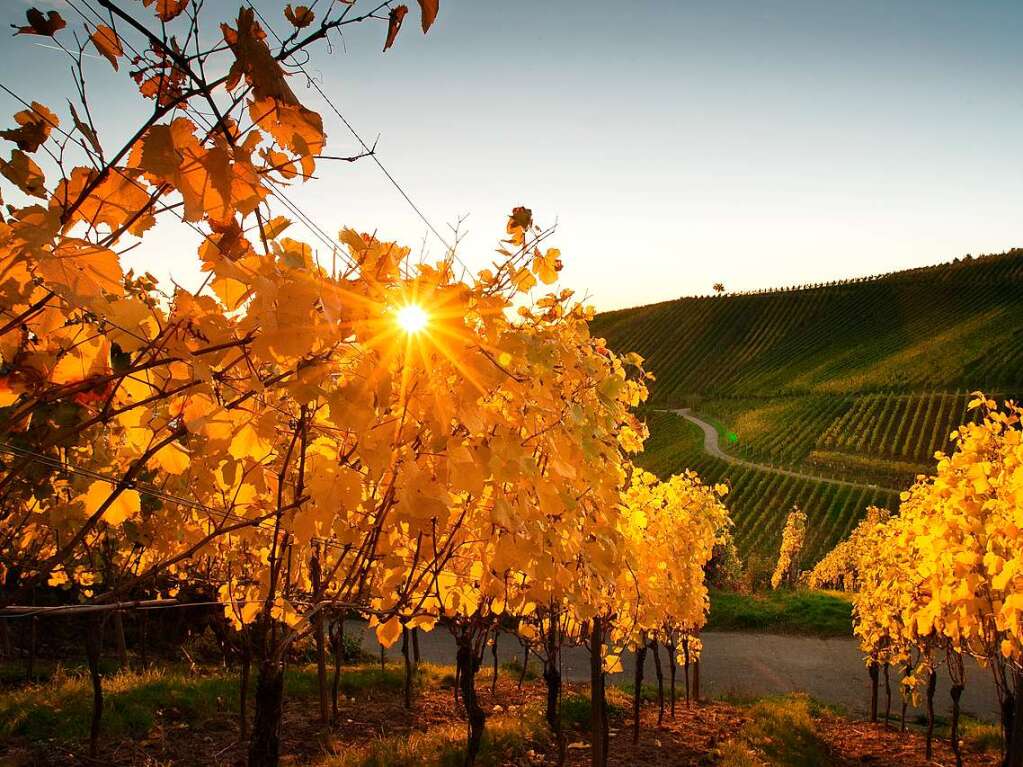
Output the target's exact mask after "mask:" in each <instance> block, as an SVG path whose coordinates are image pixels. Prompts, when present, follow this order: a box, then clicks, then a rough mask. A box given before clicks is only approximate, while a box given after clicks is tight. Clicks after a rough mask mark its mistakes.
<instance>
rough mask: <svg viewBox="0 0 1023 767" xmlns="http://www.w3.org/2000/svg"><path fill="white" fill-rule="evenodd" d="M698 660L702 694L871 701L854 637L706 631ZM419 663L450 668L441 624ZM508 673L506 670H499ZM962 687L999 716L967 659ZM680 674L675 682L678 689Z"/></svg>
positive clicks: (576, 662)
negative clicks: (796, 694) (796, 695)
mask: <svg viewBox="0 0 1023 767" xmlns="http://www.w3.org/2000/svg"><path fill="white" fill-rule="evenodd" d="M365 625H366V624H365V623H362V622H357V621H348V622H347V624H346V627H345V631H346V632H350V633H351V634H352V635H356V634H358V633H361V635H362V647H363V649H364V650H366V651H367V652H368V653H370V654H371V655H373V656H374V657H377V656H378V654H379V652H380V645H379V644H377V641H376V635H375V634H374V632H373V631H372V630H370V629H367V628H366V627H365ZM701 639H703V648H704V649H703V659H702V660H701V661H700V665H701V672H700V678H701V692H702V694H703V695H704V696H705V697H710V698H722V697H726V698H727V697H733V696H734V697H738V698H746V697H759V696H762V695H781V694H784V693H789V692H805V693H808V694H809V695H811V696H812V697H814V698H816V699H817V700H819V701H821V702H823V703H827V704H830V705H834V706H839V707H841V708H843V709H845V710H846V711H848V712H850V713H851V714H853V715H858V716H862V715H864V714H865V713H866V712H867V709H868V707H869V700H870V682H869V680H868V677H867V671H866V668H865V666H864V664H863V654H862V653H861V652H860V650H859V646H858V644H857V642H856V640H855V639H852V638H851V637H850V638H835V639H817V638H815V637H803V636H782V635H777V634H746V633H741V632H716V631H712V632H705V633H703V634H702V635H701ZM419 645H420V648H421V650H422V657H423V660H425V661H428V662H431V663H437V664H442V665H451V664H453V663H454V659H455V649H456V648H455V643H454V640H453V639H452V638H451V634H450V633H449V632H448V631H447V630H446V629H444V628H443V627H438V628H437V629H435V630H434V631H431V632H429V633H424V634H422V635H421V636H420V639H419ZM491 657H492V656H491V655H490V653H489V651H488V652H487V653H486V655H485V657H484V659H483V666H484V668H487V669H489V668H490V664H491V662H492V660H491ZM521 657H522V647H521V645H520V644H519V643H518V640H516V639H515V638H514V637H512V636H502V637H501V638H500V640H499V642H498V659H499V662H500V663H505V662H507V661H509V660H511V659H512V658H521ZM387 658H388V660H389V661H390V662H392V663H393V662H395V661H398V660H400V659H401V655H400V654H399V649H398V648H397V647H392V648H391V649H389V650H387ZM622 666H623V668H622V671H621V672H620V673H617V674H611V675H609V681H610V682H611V683H612V684H622V683H627V682H631V681H632V679H633V674H634V669H635V656H634V654H633V653H631V652H626V653H624V654H623V655H622ZM561 671H562V674H563V675H564V678H565V679H567V680H570V681H573V682H585V681H587V680H589V674H590V656H589V652H588V651H587V650H586V649H585V648H583V647H569V648H566V649H565V651H564V653H563V655H562V669H561ZM502 673H510V672H502ZM899 676H900V672H899V671H898V670H896V669H892V671H891V686H892V690H893V693H892V695H893V698H894V701H895V703H894V706H893V709H894V710H895V711H896V712H898V709H899V702H898V701H899V697H898V687H899ZM644 677H645V679H646V683H652V682H654V680H655V673H654V661H653V657H652V654H651V653H647V658H646V663H645V665H644ZM966 677H967V681H966V690H965V691H964V693H963V697H962V705H963V710H964V711H965V712H968V713H969V714H971V715H972V716H975V717H977V718H978V719H983V720H985V721H991V722H994V721H998V697H997V694H996V692H995V685H994V680H993V678H992V676H991V672H990V670H984V669H982V668H980V666H978V665H977V664H976V663H974V662H973V661H968V662H967V664H966ZM681 685H682V681H681V674H679V686H680V687H681ZM950 686H951V685H950V683H949V678H948V673H947V670H946V669H945V668H944V667H943V666H942V667H941V668H939V669H938V688H937V695H936V697H935V710H936V711H937V712H938V713H939V714H943V715H947V714H948V711H949V708H950V705H951V704H950V702H949V701H950V697H949V689H950ZM880 697H881V706H882V708H883V707H884V685H883V683H882V685H881V695H880ZM909 710H910V716H911V717H915V716H920V715H922V714H923V710H922V709H921V708H919V707H914V706H910V709H909Z"/></svg>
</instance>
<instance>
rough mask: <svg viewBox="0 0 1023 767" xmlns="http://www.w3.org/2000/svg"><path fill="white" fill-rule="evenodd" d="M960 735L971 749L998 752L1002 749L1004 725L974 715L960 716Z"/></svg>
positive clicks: (990, 752)
mask: <svg viewBox="0 0 1023 767" xmlns="http://www.w3.org/2000/svg"><path fill="white" fill-rule="evenodd" d="M959 731H960V735H959V737H960V738H961V739H962V741H963V742H964V743H965V744H966V747H967V748H968V749H969V750H971V751H981V752H983V753H988V754H998V753H1001V751H1002V744H1003V741H1002V727H1001V725H999V724H992V723H991V722H982V721H980V720H978V719H974V718H973V717H972V716H966V715H963V716H961V717H960V718H959Z"/></svg>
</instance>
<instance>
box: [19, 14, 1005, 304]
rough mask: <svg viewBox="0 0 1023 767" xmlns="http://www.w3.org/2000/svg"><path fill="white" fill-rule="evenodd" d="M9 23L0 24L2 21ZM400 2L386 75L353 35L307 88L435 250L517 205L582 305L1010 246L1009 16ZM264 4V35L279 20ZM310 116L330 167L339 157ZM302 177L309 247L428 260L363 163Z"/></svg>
mask: <svg viewBox="0 0 1023 767" xmlns="http://www.w3.org/2000/svg"><path fill="white" fill-rule="evenodd" d="M47 4H48V5H52V6H54V7H57V8H61V6H62V3H61V2H60V0H50V2H49V3H47ZM27 5H28V3H25V2H23V0H17V1H16V2H8V3H4V8H3V9H2V11H0V20H2V21H3V22H5V23H7V22H10V21H15V20H17V17H18V15H20V14H22V13H23V11H24V8H25V7H27ZM236 5H237V4H236V3H231V2H226V1H225V0H215V1H214V2H207V6H208V7H209V8H211V9H212V10H213V11H214V13H224V14H225V15H233V9H234V8H235V7H236ZM411 5H412V6H413V11H412V13H411V14H410V15H409V18H408V20H407V22H406V28H405V29H404V30H403V31H402V34H401V36H400V37H399V40H398V43H397V45H396V46H395V48H394V49H392V50H391V51H389V52H388V53H387V54H381V53H380V48H381V47H382V39H383V32H384V30H383V28H382V26H377V25H373V26H368V25H367V26H365V27H361V28H356V29H354V30H352V31H351V33H350V34H348V35H347V37H346V49H345V50H342V49H341V48H340V47H335V50H334V53H333V55H328V53H327V51H326V49H325V48H323V47H322V46H321V47H319V48H317V49H316V50H315V51H314V53H313V60H312V62H311V64H310V70H311V71H313V72H315V73H317V74H318V75H319V76H320V77H322V83H323V87H324V88H325V89H326V91H327V92H328V93H329V94H330V96H331V97H332V98H333V99H334V100H335V102H336V103H337V104H338V105H339V106H340V107H341V109H342V111H343V112H344V113H345V115H346V116H347V117H348V118H349V119H350V120H351V121H352V122H353V123H354V125H355V126H356V127H357V128H358V129H359V130H360V131H361V132H362V133H363V134H364V135H365V136H366V137H367V138H368V139H370V140H371V139H373V138H374V137H376V136H377V134H379V135H380V144H379V154H380V157H381V159H382V160H383V161H384V163H385V164H386V165H387V166H388V167H389V168H390V169H391V170H392V171H393V172H394V174H395V175H396V176H397V178H398V179H399V180H400V181H401V183H402V184H403V185H404V186H405V188H406V189H407V190H408V192H409V193H410V194H411V195H412V197H413V198H414V199H415V200H416V201H417V202H418V203H419V204H420V205H421V206H422V207H423V208H424V210H425V211H426V213H427V215H428V216H429V217H430V219H431V220H432V221H433V222H434V223H435V224H436V225H437V226H438V227H443V228H444V229H445V230H446V223H447V222H454V221H455V219H456V218H457V217H458V216H459V215H462V214H469V219H468V221H467V223H466V227H467V228H468V230H469V232H470V234H469V236H468V237H467V238H466V239H465V241H464V244H463V249H462V251H461V256H462V258H463V259H464V260H465V261H466V262H467V263H469V264H470V265H471V266H474V267H479V266H483V265H485V264H486V263H487V261H488V260H489V259H490V257H491V255H492V248H493V242H494V240H495V239H496V237H497V235H498V234H500V233H501V231H502V230H503V229H502V228H503V220H504V214H505V213H506V212H507V211H508V210H509V209H510V208H511V207H513V206H514V205H519V204H526V205H529V206H530V207H532V208H533V210H534V211H535V212H536V214H537V215H538V217H539V218H540V220H542V221H544V222H553V221H554V220H555V219H557V221H558V222H559V232H558V234H557V237H556V242H557V244H558V245H559V246H560V247H561V249H562V252H563V254H564V259H565V262H566V270H565V272H564V275H565V280H566V282H567V283H568V284H569V285H570V286H572V287H575V288H577V289H578V290H579V291H580V292H581V293H588V294H589V295H590V296H591V298H592V300H593V302H594V303H595V304H596V305H597V306H598V307H599V308H613V307H619V306H628V305H633V304H638V303H648V302H652V301H657V300H663V299H668V298H675V297H677V296H679V295H684V294H692V293H706V292H709V291H710V287H711V285H712V283H713V282H715V281H718V280H720V281H723V282H724V283H725V284H726V285H727V287H728V288H729V289H735V290H741V289H750V288H756V287H766V286H772V285H780V284H791V283H802V282H807V281H820V280H828V279H833V278H840V277H846V276H854V275H862V274H871V273H875V272H880V271H888V270H892V269H899V268H905V267H910V266H917V265H921V264H927V263H936V262H939V261H945V260H949V259H952V258H954V257H956V256H961V255H963V254H965V253H968V252H970V253H974V254H977V253H983V252H990V251H1001V250H1004V249H1006V248H1008V247H1011V246H1014V245H1023V151H1021V148H1023V46H1020V44H1019V41H1020V40H1021V39H1023V3H1020V2H1019V1H1018V0H1015V1H1013V2H995V1H991V2H983V3H971V2H963V1H962V0H957V1H956V2H938V1H932V0H920V1H916V2H911V1H910V0H900V1H898V2H891V1H887V2H870V1H866V0H862V1H861V0H856V1H855V2H831V1H825V0H806V1H805V2H794V1H779V2H727V1H724V0H713V1H712V0H706V1H705V2H688V1H683V0H657V1H654V0H633V2H607V1H606V0H587V1H586V2H582V1H576V2H568V1H567V0H562V1H560V2H554V1H552V0H546V1H541V0H516V2H497V1H496V0H442V1H441V12H440V16H439V17H438V20H437V23H436V25H435V27H434V28H433V30H431V32H430V34H429V35H428V36H427V37H425V38H424V37H423V36H422V34H421V32H420V30H419V29H418V10H417V9H415V3H414V2H411ZM259 6H260V7H261V8H263V9H273V10H272V11H270V14H271V18H273V19H277V20H279V24H278V29H284V28H285V22H284V20H283V18H282V16H281V15H280V8H281V7H283V3H280V4H278V3H273V2H270V1H269V0H262V1H261V2H260V3H259ZM140 9H141V6H140ZM139 12H141V10H140V11H139ZM65 15H67V16H68V18H69V20H71V19H72V16H71V15H70V14H67V13H65ZM211 20H212V18H211ZM31 42H32V41H31V40H30V39H27V38H17V39H14V40H10V39H9V40H7V41H6V42H5V43H4V44H3V46H2V49H0V64H2V70H0V71H2V72H3V74H2V75H0V79H2V80H3V81H4V82H5V84H7V85H8V86H11V87H15V88H16V89H18V90H20V91H22V92H25V93H28V94H34V95H35V97H36V98H40V94H42V98H40V100H42V101H44V102H46V103H49V105H50V106H51V107H54V108H56V107H60V106H61V103H60V102H59V101H58V100H57V99H56V98H50V99H49V101H48V100H47V98H46V95H47V92H46V90H41V89H46V88H50V89H52V88H53V85H52V83H54V82H57V78H60V79H59V85H60V88H61V90H62V92H63V89H64V87H65V84H67V85H68V87H69V85H70V84H69V83H68V81H67V79H66V74H65V72H66V69H65V64H64V63H63V61H62V58H61V55H60V54H58V53H56V52H53V51H50V50H47V49H45V48H41V47H39V46H35V45H32V44H31ZM91 70H95V74H94V75H93V76H92V77H93V79H92V82H91V86H92V87H93V88H94V89H95V91H94V101H95V103H97V104H99V105H100V107H101V108H100V110H99V111H100V113H101V115H102V119H101V122H102V121H103V120H106V121H107V122H108V125H107V126H105V127H109V128H110V130H111V131H112V133H113V134H115V135H116V134H117V132H118V130H121V129H123V127H124V126H125V125H126V124H127V123H126V122H125V121H124V120H123V115H124V112H125V110H126V109H128V108H129V107H130V105H131V104H133V103H135V102H134V101H133V100H131V99H124V98H120V97H112V96H110V95H109V94H110V93H112V92H115V89H114V88H113V87H112V86H113V85H114V84H115V83H116V78H118V77H120V78H125V77H126V76H127V75H126V73H125V71H124V68H122V71H121V73H119V74H118V75H115V74H114V73H113V72H112V71H110V67H109V65H108V64H107V63H106V62H105V61H102V60H94V61H92V62H91ZM296 90H297V91H298V92H299V93H300V95H301V97H302V98H305V99H307V100H308V103H309V104H310V106H312V107H314V108H317V109H321V110H322V107H323V105H322V104H321V103H320V102H319V100H318V98H317V97H316V95H315V94H314V93H312V92H310V91H306V90H305V89H304V88H303V87H297V88H296ZM0 106H2V107H4V112H5V113H6V114H10V113H11V112H13V111H14V109H13V108H12V106H11V105H10V102H9V100H7V99H0ZM323 111H324V118H325V125H326V128H327V131H328V136H329V141H330V149H331V151H335V152H337V153H345V152H348V151H354V144H353V141H352V139H351V137H350V136H349V135H347V133H346V131H345V129H344V128H343V127H342V126H341V125H340V124H339V123H338V121H337V120H336V118H334V116H333V115H331V114H329V113H328V112H326V111H325V110H323ZM320 173H321V175H322V179H321V180H320V181H317V182H313V183H312V184H311V185H309V186H308V187H307V188H305V189H302V188H299V189H296V191H295V194H294V197H295V199H296V200H297V201H299V202H300V204H301V205H302V206H303V208H304V209H305V210H306V211H307V212H308V213H310V214H311V215H312V217H313V218H314V219H315V220H316V221H317V222H318V223H319V224H320V225H321V226H322V227H323V228H324V229H326V230H327V231H329V232H336V230H337V229H338V228H339V227H340V226H342V225H351V226H354V227H357V228H360V229H364V230H377V231H378V232H379V234H380V235H381V236H385V237H389V238H395V239H400V240H403V241H405V242H407V243H409V244H413V245H416V246H417V247H418V244H419V243H421V242H422V241H423V237H424V234H425V227H424V226H423V224H422V223H421V222H419V220H418V219H417V218H415V216H414V214H413V213H412V212H411V211H410V210H409V209H408V207H407V206H406V204H405V203H404V201H403V200H402V199H401V198H400V197H399V196H398V195H397V193H396V192H395V191H394V190H393V189H392V188H391V187H390V186H389V185H388V184H387V182H386V180H385V179H384V178H383V177H382V176H381V174H380V173H379V171H378V170H377V169H376V168H375V167H373V166H372V165H371V164H370V163H368V162H364V163H360V164H356V165H354V166H352V165H347V164H346V165H340V164H335V165H333V166H327V165H325V164H324V165H321V167H320ZM160 231H161V233H162V234H163V235H164V236H163V237H161V238H160V246H161V248H162V249H161V250H159V251H155V250H153V249H152V248H151V247H147V248H145V250H144V251H142V252H140V253H136V254H134V255H133V257H134V258H136V259H137V262H138V264H139V265H140V266H144V267H146V268H149V269H150V270H152V271H154V272H155V273H157V274H158V275H159V276H161V277H163V276H167V275H173V276H174V278H175V279H178V280H179V281H182V282H186V283H189V282H191V281H192V279H193V278H194V272H192V271H191V270H192V268H193V267H192V264H193V261H194V259H193V258H192V257H191V254H190V252H188V251H190V249H191V247H192V246H191V242H190V241H189V240H188V238H187V236H185V235H179V234H178V233H177V232H176V227H173V226H167V225H164V226H161V228H160ZM430 248H431V250H432V252H433V253H434V254H439V253H440V252H441V249H440V247H439V246H438V245H437V244H436V243H433V244H432V245H431V246H430Z"/></svg>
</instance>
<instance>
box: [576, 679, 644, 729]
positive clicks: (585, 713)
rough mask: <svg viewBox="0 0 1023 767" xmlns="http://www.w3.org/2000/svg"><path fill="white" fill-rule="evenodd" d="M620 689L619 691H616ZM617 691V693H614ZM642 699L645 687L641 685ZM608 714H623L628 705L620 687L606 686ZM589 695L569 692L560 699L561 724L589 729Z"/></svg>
mask: <svg viewBox="0 0 1023 767" xmlns="http://www.w3.org/2000/svg"><path fill="white" fill-rule="evenodd" d="M618 691H620V692H618ZM616 692H617V694H616ZM643 692H644V699H646V692H647V688H646V686H645V685H644V687H643ZM605 694H606V696H607V711H608V716H609V717H610V718H611V719H612V720H613V719H616V718H618V717H622V716H625V714H626V712H627V710H628V706H627V704H626V699H625V697H624V691H623V690H621V688H617V689H616V688H614V687H608V688H607V690H606V693H605ZM652 699H653V700H657V689H656V688H653V698H652ZM590 715H591V712H590V695H589V692H584V693H570V694H569V695H566V696H565V697H563V698H562V699H561V724H562V726H563V727H564V728H565V729H576V730H586V731H589V729H590Z"/></svg>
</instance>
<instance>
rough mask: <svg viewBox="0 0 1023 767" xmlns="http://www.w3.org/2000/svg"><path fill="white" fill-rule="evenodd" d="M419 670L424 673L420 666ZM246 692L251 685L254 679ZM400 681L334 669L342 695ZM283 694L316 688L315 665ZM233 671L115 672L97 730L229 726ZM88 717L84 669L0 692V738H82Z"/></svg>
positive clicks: (121, 732)
mask: <svg viewBox="0 0 1023 767" xmlns="http://www.w3.org/2000/svg"><path fill="white" fill-rule="evenodd" d="M424 673H429V672H428V671H427V672H424ZM251 684H252V685H253V687H252V688H251V689H250V695H252V694H253V691H254V689H255V679H254V678H253V680H252V682H251ZM402 687H403V676H402V671H401V670H400V669H399V668H398V667H396V666H395V667H389V668H388V669H387V670H386V671H384V672H381V671H380V669H379V667H375V668H374V667H372V666H365V667H349V668H345V669H344V670H343V671H342V674H341V690H340V691H341V692H342V693H343V694H345V695H348V696H354V695H356V694H359V693H365V692H367V691H368V690H370V689H372V690H381V691H385V692H388V693H389V694H392V695H397V694H398V693H399V691H400V690H401V689H402ZM285 689H286V694H287V695H289V696H295V697H312V696H313V695H315V694H317V693H316V690H317V682H316V670H315V668H314V667H304V668H296V669H289V670H288V671H287V672H286V677H285ZM238 692H239V680H238V674H237V673H233V672H230V673H229V672H226V671H219V670H218V671H213V672H206V673H198V674H197V673H196V672H193V671H190V670H188V669H185V668H160V669H157V668H152V669H147V670H141V671H120V672H117V673H115V674H112V675H110V676H107V677H105V678H104V680H103V693H104V701H103V733H104V736H105V737H111V738H115V739H116V738H124V737H127V738H140V737H143V736H145V734H146V733H148V732H149V731H150V729H151V728H152V727H153V724H154V723H155V722H156V720H157V718H163V719H171V720H173V721H177V722H181V723H184V724H188V725H194V724H197V723H199V722H203V723H206V724H214V725H215V724H217V723H218V722H219V723H222V724H223V726H224V727H225V729H230V728H234V727H235V726H236V718H237V715H238V697H239V696H238ZM91 716H92V688H91V686H90V683H89V678H88V676H87V675H85V674H83V673H79V672H73V673H60V672H58V673H55V674H54V675H53V676H52V677H51V678H50V679H49V680H48V681H46V682H43V683H37V684H30V685H27V686H25V687H21V688H19V689H17V690H12V691H7V692H2V693H0V739H3V738H9V737H14V736H17V737H23V738H26V739H28V740H30V741H40V740H50V739H57V740H61V741H66V742H71V741H80V740H83V739H85V738H88V735H89V724H90V721H91Z"/></svg>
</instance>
